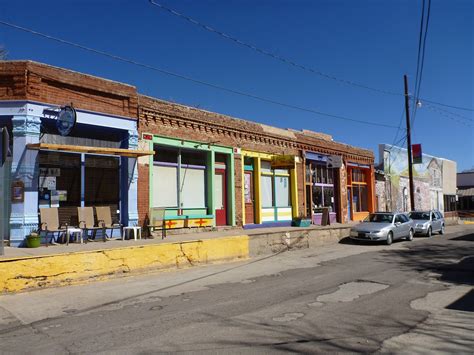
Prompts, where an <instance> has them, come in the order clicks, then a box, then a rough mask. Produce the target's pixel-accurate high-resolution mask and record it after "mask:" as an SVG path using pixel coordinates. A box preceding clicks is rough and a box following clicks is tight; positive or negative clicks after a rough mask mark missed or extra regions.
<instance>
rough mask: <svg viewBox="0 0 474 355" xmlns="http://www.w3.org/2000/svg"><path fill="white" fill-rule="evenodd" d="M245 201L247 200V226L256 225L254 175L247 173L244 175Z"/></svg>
mask: <svg viewBox="0 0 474 355" xmlns="http://www.w3.org/2000/svg"><path fill="white" fill-rule="evenodd" d="M244 200H245V224H254V223H255V216H254V190H253V173H252V172H251V171H246V172H245V173H244Z"/></svg>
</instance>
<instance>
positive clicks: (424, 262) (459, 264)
mask: <svg viewBox="0 0 474 355" xmlns="http://www.w3.org/2000/svg"><path fill="white" fill-rule="evenodd" d="M473 240H474V233H470V234H466V235H463V236H459V237H455V238H452V239H446V238H443V237H441V238H437V239H429V242H428V240H426V242H422V241H420V243H413V244H410V247H409V248H408V249H404V250H384V251H381V252H380V256H379V258H380V259H381V260H383V261H384V262H391V263H396V264H398V265H399V266H400V268H401V269H402V270H403V269H405V270H410V271H412V270H416V271H419V272H429V273H435V274H438V275H439V280H440V281H444V282H447V283H452V284H457V285H469V286H472V285H474V253H473V252H474V251H473V249H472V246H471V245H469V244H467V243H469V242H470V241H473Z"/></svg>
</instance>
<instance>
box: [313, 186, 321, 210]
mask: <svg viewBox="0 0 474 355" xmlns="http://www.w3.org/2000/svg"><path fill="white" fill-rule="evenodd" d="M313 205H314V207H315V208H320V207H323V187H322V186H313Z"/></svg>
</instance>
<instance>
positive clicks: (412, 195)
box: [403, 75, 415, 211]
mask: <svg viewBox="0 0 474 355" xmlns="http://www.w3.org/2000/svg"><path fill="white" fill-rule="evenodd" d="M403 79H404V82H405V115H406V119H407V150H408V178H409V181H410V208H411V211H414V210H415V189H414V187H413V159H412V156H411V128H410V98H409V96H408V78H407V76H406V75H404V76H403Z"/></svg>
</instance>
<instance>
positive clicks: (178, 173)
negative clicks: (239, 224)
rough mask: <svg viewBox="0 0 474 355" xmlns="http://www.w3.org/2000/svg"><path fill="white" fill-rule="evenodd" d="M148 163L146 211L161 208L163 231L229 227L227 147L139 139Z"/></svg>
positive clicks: (231, 203) (231, 195)
mask: <svg viewBox="0 0 474 355" xmlns="http://www.w3.org/2000/svg"><path fill="white" fill-rule="evenodd" d="M143 136H146V137H147V138H150V137H152V139H151V140H149V145H150V147H149V149H150V150H154V151H155V155H154V156H151V157H150V161H149V163H150V170H149V171H150V176H149V179H150V180H149V181H150V184H149V190H150V208H153V207H158V208H165V209H166V213H165V220H166V222H165V223H166V228H167V229H174V228H187V227H189V228H191V227H210V226H213V227H214V226H226V225H228V226H234V225H235V191H234V185H235V184H234V155H233V149H232V148H231V147H223V146H218V145H214V144H212V143H202V142H193V141H187V140H182V139H174V138H167V137H161V136H157V135H151V134H147V133H144V134H143Z"/></svg>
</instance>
